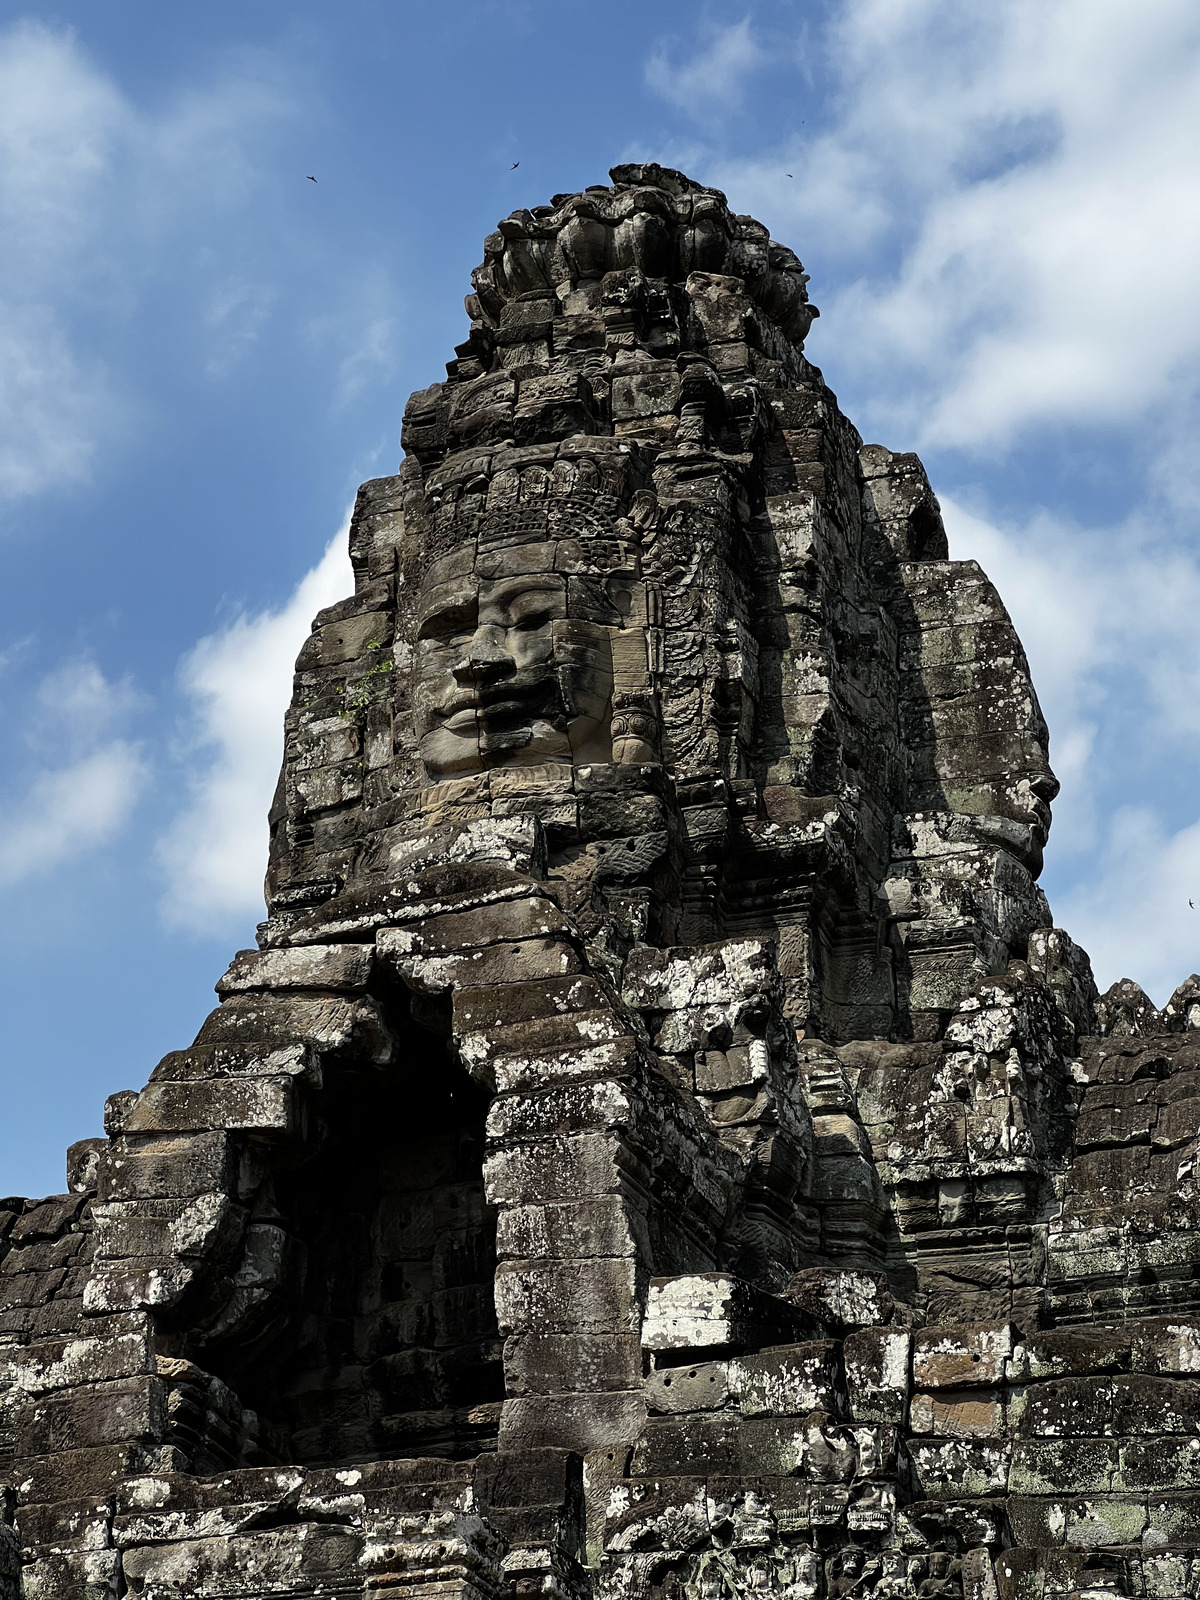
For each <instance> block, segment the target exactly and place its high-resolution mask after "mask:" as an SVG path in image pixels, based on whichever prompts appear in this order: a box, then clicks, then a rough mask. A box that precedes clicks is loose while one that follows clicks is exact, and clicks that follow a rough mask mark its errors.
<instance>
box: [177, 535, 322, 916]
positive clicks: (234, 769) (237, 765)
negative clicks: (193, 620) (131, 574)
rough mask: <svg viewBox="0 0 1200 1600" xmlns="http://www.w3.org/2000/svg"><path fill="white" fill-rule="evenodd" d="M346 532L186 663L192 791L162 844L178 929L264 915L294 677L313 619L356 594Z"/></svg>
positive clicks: (211, 637) (201, 644) (193, 652)
mask: <svg viewBox="0 0 1200 1600" xmlns="http://www.w3.org/2000/svg"><path fill="white" fill-rule="evenodd" d="M348 532H349V519H348V518H347V521H346V523H345V525H344V526H343V527H342V528H341V529H340V530H339V532H338V534H337V535H336V537H335V538H334V539H333V541H332V542H331V543H330V545H329V548H328V549H327V550H326V552H325V554H324V556H323V557H322V559H321V561H320V562H319V563H318V565H317V566H315V567H314V568H313V569H312V571H311V572H309V573H308V574H307V575H306V576H305V577H304V578H303V579H302V580H301V581H300V583H299V584H298V585H297V587H296V589H295V591H294V593H293V594H292V596H291V598H290V599H289V600H288V602H287V604H286V605H285V606H283V607H282V608H281V609H280V610H278V611H263V612H259V613H257V614H254V615H249V616H246V615H243V616H239V617H237V618H236V619H235V620H234V621H233V622H231V623H230V624H229V625H228V626H227V627H224V628H222V629H221V630H220V631H219V632H217V633H213V634H210V635H209V636H208V637H207V638H204V639H201V640H200V642H199V643H198V644H197V645H196V646H195V648H194V649H193V650H191V651H190V652H189V654H188V655H187V656H186V657H185V658H184V660H183V663H182V665H181V669H180V677H181V682H182V687H183V691H184V694H185V695H186V697H187V699H188V701H189V702H190V707H191V717H192V727H191V730H190V732H191V739H190V744H189V753H188V758H187V759H188V766H189V769H190V773H189V791H190V792H189V799H188V802H187V804H186V805H185V807H184V809H183V810H182V812H181V813H180V814H179V815H178V816H177V817H176V818H175V820H174V822H173V823H172V824H171V826H170V828H169V830H168V832H167V833H166V835H165V836H164V838H163V839H162V840H161V842H160V845H159V859H160V862H161V865H162V868H163V871H164V873H165V876H166V881H167V893H166V898H165V901H164V914H165V915H166V917H167V920H168V921H169V922H171V923H173V924H175V925H177V926H182V927H187V928H192V929H196V930H201V931H211V930H217V931H221V930H223V929H224V928H226V927H228V926H229V924H230V922H231V921H233V920H235V919H241V918H244V917H245V916H247V915H248V914H249V915H253V914H255V913H257V912H261V909H262V879H263V873H264V871H265V869H266V861H267V823H266V817H267V810H268V808H269V806H270V804H271V794H272V792H273V790H274V787H275V783H276V780H277V778H278V776H279V764H280V760H281V758H282V753H283V739H282V729H283V714H284V712H285V710H286V709H287V705H288V701H289V699H290V698H291V689H292V671H293V668H294V665H295V660H296V656H297V654H298V653H299V650H300V646H301V645H302V644H303V642H304V640H305V638H306V636H307V634H308V632H309V628H310V626H311V623H312V619H313V616H314V615H315V614H316V612H318V611H319V610H321V609H322V607H324V606H328V605H332V604H333V603H334V602H335V601H337V600H340V599H343V598H344V597H345V596H346V595H347V594H349V593H350V592H351V591H352V590H353V576H352V573H351V570H350V562H349V558H348V556H347V553H346V539H347V534H348Z"/></svg>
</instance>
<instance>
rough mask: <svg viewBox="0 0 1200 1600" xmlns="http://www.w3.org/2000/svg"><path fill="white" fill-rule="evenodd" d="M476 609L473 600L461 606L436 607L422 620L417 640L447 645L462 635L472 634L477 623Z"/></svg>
mask: <svg viewBox="0 0 1200 1600" xmlns="http://www.w3.org/2000/svg"><path fill="white" fill-rule="evenodd" d="M477 612H478V607H477V605H476V603H475V601H474V600H471V601H469V602H466V603H464V604H462V605H446V606H438V607H436V608H435V609H434V610H433V611H431V612H430V613H429V615H428V616H427V617H424V618H422V620H421V625H420V627H419V628H418V630H417V637H418V639H432V640H436V641H437V642H438V643H448V642H449V641H450V640H452V639H459V638H462V637H463V635H464V634H468V633H474V631H475V628H476V623H477Z"/></svg>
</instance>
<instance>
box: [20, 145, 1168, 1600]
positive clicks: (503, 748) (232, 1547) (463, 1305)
mask: <svg viewBox="0 0 1200 1600" xmlns="http://www.w3.org/2000/svg"><path fill="white" fill-rule="evenodd" d="M473 283H474V292H473V293H472V294H471V295H469V296H468V299H467V309H468V312H469V315H470V319H471V326H470V331H469V333H468V335H467V337H466V339H465V340H464V342H463V343H462V344H461V345H459V346H458V348H457V352H456V359H455V360H454V361H452V362H451V363H450V364H449V366H448V368H447V377H446V379H445V381H444V382H440V383H435V384H433V385H432V386H431V387H430V388H428V389H426V390H424V391H422V392H421V393H419V394H416V395H414V396H413V398H412V400H411V401H410V402H409V405H408V407H407V410H406V412H405V419H404V434H403V442H404V449H405V460H404V464H403V466H402V467H401V469H400V471H399V473H398V474H397V475H396V476H395V477H390V478H382V479H377V480H375V481H374V482H371V483H368V484H365V485H364V486H363V488H362V490H361V492H360V494H359V498H358V504H357V507H356V510H355V514H354V520H353V526H352V530H351V535H350V547H351V556H352V559H353V564H354V571H355V578H356V583H355V593H354V595H353V596H352V597H350V598H348V599H347V600H345V601H343V602H342V603H341V604H340V605H336V606H334V607H332V608H331V609H329V610H327V611H324V612H322V613H321V614H320V615H319V616H318V617H317V619H316V622H315V623H314V625H313V631H312V634H311V637H310V638H309V639H308V641H307V642H306V644H305V645H304V648H303V650H302V651H301V653H300V658H299V661H298V663H297V668H296V679H295V694H294V698H293V701H292V706H291V709H290V711H289V712H288V714H287V721H286V753H285V758H284V764H283V773H282V776H281V778H280V782H279V788H278V791H277V794H276V797H275V801H274V804H273V806H272V809H271V855H270V870H269V876H268V900H269V915H268V918H267V921H266V922H265V923H264V924H263V926H262V928H261V930H260V941H259V943H260V948H259V949H257V950H253V951H242V952H240V953H239V954H238V955H237V956H236V957H235V959H234V961H233V964H232V965H231V966H230V968H229V971H228V972H227V973H226V974H225V976H224V977H223V978H222V979H221V981H220V982H219V984H218V985H217V990H218V993H219V996H220V1004H219V1006H218V1007H217V1009H216V1010H215V1011H214V1012H213V1013H212V1014H211V1016H210V1017H209V1018H208V1020H207V1021H206V1022H205V1023H204V1025H203V1027H202V1028H201V1030H200V1032H199V1034H198V1036H197V1038H196V1040H195V1042H194V1043H193V1044H192V1045H190V1046H189V1047H188V1048H186V1049H182V1050H178V1051H175V1052H174V1053H172V1054H171V1055H168V1056H167V1057H166V1059H165V1060H163V1061H162V1062H160V1063H159V1065H158V1066H157V1067H155V1068H154V1070H153V1072H152V1073H151V1074H150V1081H149V1083H148V1085H147V1086H146V1087H145V1088H144V1089H142V1090H141V1091H140V1092H134V1091H129V1092H124V1093H120V1094H116V1095H114V1096H112V1097H111V1099H110V1100H109V1102H108V1106H107V1111H106V1119H105V1126H106V1130H107V1137H106V1138H104V1139H99V1140H85V1141H84V1142H83V1143H82V1144H78V1145H75V1146H73V1147H72V1150H71V1152H70V1156H69V1162H68V1180H69V1191H70V1192H69V1193H68V1194H65V1195H59V1196H55V1197H53V1198H51V1199H48V1200H41V1201H31V1200H8V1201H4V1202H3V1203H2V1205H3V1209H2V1210H0V1218H2V1220H3V1229H2V1233H3V1251H4V1255H3V1261H2V1264H0V1341H2V1348H0V1364H2V1369H3V1384H4V1385H5V1388H4V1391H3V1405H4V1418H5V1424H4V1430H5V1431H4V1433H3V1439H2V1448H3V1452H4V1477H5V1479H6V1481H7V1482H8V1484H9V1485H10V1487H9V1489H8V1490H7V1491H6V1494H5V1498H4V1502H3V1503H4V1507H5V1508H6V1509H5V1517H6V1523H7V1526H5V1527H4V1528H3V1529H0V1600H13V1597H15V1596H17V1595H18V1594H22V1593H23V1594H24V1596H25V1597H26V1600H74V1597H85V1596H86V1597H88V1600H116V1597H118V1596H124V1595H131V1596H135V1597H138V1600H167V1597H172V1600H178V1597H180V1596H187V1597H192V1600H217V1597H235V1596H237V1597H242V1600H251V1597H252V1600H259V1597H267V1596H280V1597H284V1596H286V1597H295V1600H300V1597H305V1600H312V1597H316V1596H322V1597H324V1596H354V1597H363V1600H366V1597H372V1600H400V1597H404V1600H426V1597H427V1600H518V1597H521V1600H529V1597H533V1596H542V1597H545V1600H585V1597H589V1596H595V1597H597V1600H736V1597H741V1596H758V1595H768V1594H770V1595H782V1596H786V1597H788V1600H851V1597H853V1600H868V1597H878V1600H901V1597H913V1600H1046V1597H1050V1596H1055V1595H1070V1596H1074V1597H1078V1600H1084V1597H1086V1600H1108V1597H1110V1596H1118V1595H1128V1596H1151V1597H1164V1600H1170V1597H1175V1596H1184V1595H1189V1596H1196V1595H1200V1270H1198V1269H1200V1232H1198V1224H1200V1191H1198V1172H1197V1166H1198V1160H1200V978H1197V977H1192V978H1190V979H1188V981H1187V982H1186V983H1184V984H1183V985H1182V986H1181V987H1180V989H1179V990H1178V992H1177V993H1176V995H1175V997H1174V998H1173V999H1172V1001H1171V1002H1170V1004H1169V1005H1168V1006H1167V1007H1166V1008H1165V1009H1164V1010H1163V1011H1161V1012H1160V1011H1158V1010H1156V1009H1155V1008H1154V1006H1153V1005H1152V1004H1151V1003H1150V1001H1149V1000H1148V999H1147V997H1146V996H1145V994H1143V993H1142V991H1141V990H1140V989H1138V988H1137V986H1136V985H1135V984H1132V983H1130V982H1123V983H1120V984H1117V985H1115V986H1114V987H1113V988H1112V989H1110V990H1109V991H1108V993H1107V994H1105V995H1103V996H1100V995H1098V994H1097V992H1096V987H1095V985H1094V983H1093V980H1092V973H1091V968H1090V965H1089V962H1088V958H1087V956H1086V955H1085V954H1084V952H1083V951H1082V950H1081V949H1079V948H1078V947H1077V946H1076V945H1075V944H1073V943H1072V941H1071V939H1070V938H1069V937H1068V936H1067V934H1066V933H1064V932H1062V931H1061V930H1060V929H1057V928H1055V927H1054V926H1053V924H1052V920H1051V916H1050V912H1049V909H1048V907H1047V904H1046V901H1045V898H1044V896H1043V895H1042V893H1041V892H1040V890H1039V889H1038V887H1037V877H1038V872H1039V870H1040V867H1041V862H1042V851H1043V847H1044V845H1045V842H1046V835H1047V830H1048V828H1049V825H1050V802H1051V800H1052V799H1053V798H1054V795H1055V792H1056V789H1057V784H1056V782H1055V779H1054V776H1053V774H1052V772H1051V770H1050V765H1049V761H1048V758H1047V735H1046V728H1045V724H1044V722H1043V720H1042V715H1041V712H1040V711H1039V708H1038V702H1037V698H1036V696H1035V694H1034V691H1033V687H1032V685H1031V683H1030V679H1029V671H1028V667H1027V664H1026V660H1025V656H1024V654H1023V653H1022V650H1021V646H1020V643H1019V641H1018V640H1017V637H1016V634H1015V633H1014V631H1013V627H1012V624H1011V622H1010V621H1009V618H1008V614H1007V613H1006V611H1005V609H1004V606H1003V604H1002V603H1001V601H1000V598H999V596H998V595H997V593H996V591H995V589H994V588H993V587H992V585H991V584H990V583H989V582H988V579H987V578H986V576H985V575H984V573H983V572H982V571H981V570H980V569H979V567H978V566H977V565H976V564H975V563H974V562H971V561H953V560H951V559H950V558H949V554H948V551H947V546H946V537H945V533H944V531H943V527H942V521H941V517H940V514H939V510H938V502H937V500H936V499H935V497H934V495H933V493H932V491H931V489H930V486H929V483H928V481H927V479H926V476H925V473H924V471H923V469H922V467H921V464H920V462H919V461H918V460H917V458H916V457H915V456H913V455H909V454H893V453H891V452H890V451H888V450H886V449H884V448H883V447H882V446H880V445H866V446H864V445H863V444H862V442H861V440H860V438H859V435H858V434H857V433H856V432H855V430H854V428H853V426H852V425H851V424H850V422H848V421H847V420H846V418H845V417H843V416H842V414H841V412H840V411H839V409H838V405H837V401H836V399H835V397H834V395H833V394H832V393H831V392H830V390H829V389H828V388H827V387H826V385H825V383H824V381H823V379H822V377H821V374H820V372H819V371H817V369H816V368H815V367H813V366H812V365H810V363H809V362H808V360H807V359H806V357H805V356H804V354H803V353H802V352H803V342H804V338H805V335H806V334H807V333H808V330H809V325H810V323H811V322H812V320H813V318H814V317H815V316H816V314H817V313H816V309H815V308H814V307H813V306H812V305H811V304H810V303H809V301H808V296H807V292H806V287H805V285H806V278H805V274H804V272H803V271H802V270H801V266H800V263H799V261H798V260H797V259H796V257H795V256H794V255H793V254H792V252H791V251H790V250H788V249H786V248H785V247H784V246H782V245H779V244H776V243H774V242H773V241H772V240H771V239H770V238H769V237H768V235H767V231H766V229H765V228H763V227H762V226H761V225H760V224H758V223H757V222H754V221H752V220H751V219H750V218H749V217H744V216H736V215H734V214H733V213H731V212H730V210H729V208H728V206H727V204H726V201H725V198H724V196H723V195H721V194H719V193H718V192H717V191H716V190H713V189H707V188H704V187H702V186H700V185H699V184H696V183H692V182H690V181H689V180H688V179H686V178H684V177H682V176H681V175H680V174H679V173H676V172H672V171H668V170H666V169H663V168H660V167H657V166H624V167H618V168H616V169H614V171H613V173H612V184H611V187H603V186H598V187H592V188H589V189H587V190H585V191H584V192H583V193H581V194H573V195H557V196H555V198H554V200H553V202H552V203H551V204H550V205H548V206H541V207H538V208H536V209H534V210H532V211H518V212H516V213H514V215H513V216H511V217H509V218H508V219H507V220H506V221H504V222H502V223H501V224H500V227H499V230H498V231H497V232H496V233H494V234H492V235H491V236H490V237H489V238H488V240H487V241H486V244H485V247H484V264H483V266H482V267H480V268H478V270H477V271H476V272H475V274H474V277H473Z"/></svg>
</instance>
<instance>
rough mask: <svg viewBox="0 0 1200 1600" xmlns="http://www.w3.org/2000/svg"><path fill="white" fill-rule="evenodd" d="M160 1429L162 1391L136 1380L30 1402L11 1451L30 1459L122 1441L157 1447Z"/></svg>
mask: <svg viewBox="0 0 1200 1600" xmlns="http://www.w3.org/2000/svg"><path fill="white" fill-rule="evenodd" d="M165 1423H166V1391H165V1387H164V1385H163V1384H162V1383H161V1382H160V1380H159V1379H158V1378H155V1377H150V1376H148V1375H139V1376H137V1377H132V1378H122V1379H119V1380H117V1381H116V1382H112V1383H102V1384H92V1385H89V1386H88V1387H86V1388H82V1389H68V1390H65V1391H62V1392H60V1393H55V1394H51V1395H48V1396H46V1397H44V1398H38V1399H35V1400H31V1401H30V1403H29V1404H28V1405H27V1406H25V1407H24V1408H23V1409H22V1412H21V1414H20V1416H19V1417H18V1420H17V1427H16V1449H17V1454H18V1455H19V1456H35V1455H54V1454H60V1453H64V1452H68V1451H75V1450H84V1449H91V1448H94V1447H95V1446H97V1445H106V1444H119V1443H121V1442H122V1441H124V1440H136V1441H138V1442H142V1443H147V1444H149V1443H157V1442H158V1441H159V1440H160V1439H161V1438H162V1436H163V1429H164V1427H165Z"/></svg>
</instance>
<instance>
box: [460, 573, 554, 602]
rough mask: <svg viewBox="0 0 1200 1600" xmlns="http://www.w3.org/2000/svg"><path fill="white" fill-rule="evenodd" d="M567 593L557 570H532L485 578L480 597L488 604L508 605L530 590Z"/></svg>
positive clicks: (542, 592)
mask: <svg viewBox="0 0 1200 1600" xmlns="http://www.w3.org/2000/svg"><path fill="white" fill-rule="evenodd" d="M531 590H532V591H535V592H537V593H538V594H554V595H565V593H566V585H565V584H564V582H563V580H562V578H561V577H559V575H558V574H557V573H555V572H532V573H525V574H520V575H518V576H515V577H511V578H492V579H485V580H484V581H483V582H482V583H481V584H480V585H479V598H480V600H481V601H483V602H484V603H486V604H488V605H506V604H507V603H508V602H509V601H510V600H514V599H516V598H517V597H518V596H519V595H522V594H526V593H528V592H529V591H531Z"/></svg>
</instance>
